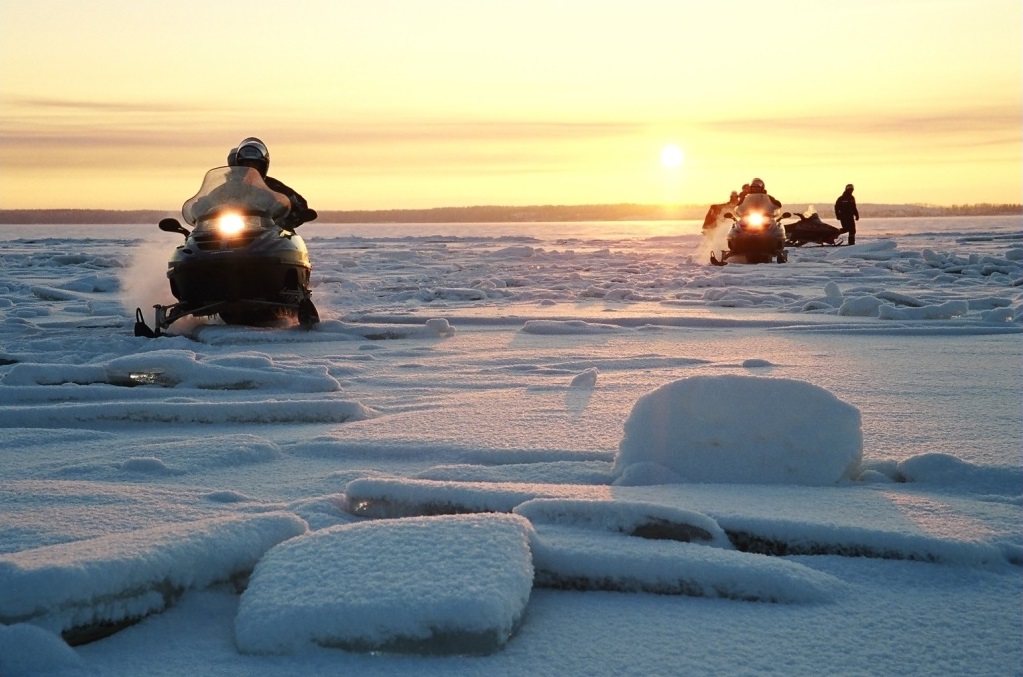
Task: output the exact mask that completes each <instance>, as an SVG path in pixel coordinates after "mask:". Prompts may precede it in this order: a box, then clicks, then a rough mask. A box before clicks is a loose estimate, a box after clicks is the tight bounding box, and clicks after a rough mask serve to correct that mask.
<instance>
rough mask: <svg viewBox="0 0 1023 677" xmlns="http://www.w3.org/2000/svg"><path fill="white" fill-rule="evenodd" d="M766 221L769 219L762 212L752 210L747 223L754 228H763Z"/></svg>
mask: <svg viewBox="0 0 1023 677" xmlns="http://www.w3.org/2000/svg"><path fill="white" fill-rule="evenodd" d="M766 221H767V219H765V218H764V215H763V214H761V213H760V212H752V213H751V214H750V215H749V216H747V217H746V225H748V226H749V227H750V228H752V229H753V230H760V229H761V228H763V227H764V224H765V223H766Z"/></svg>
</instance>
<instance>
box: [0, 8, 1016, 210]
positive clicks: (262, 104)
mask: <svg viewBox="0 0 1023 677" xmlns="http://www.w3.org/2000/svg"><path fill="white" fill-rule="evenodd" d="M1021 5H1023V3H1021V2H1020V0H770V1H768V0H761V1H759V2H747V1H745V0H717V1H715V2H710V1H704V0H333V1H328V0H288V2H281V1H280V0H247V1H245V2H228V1H222V2H218V1H217V0H201V1H200V0H173V2H144V1H140V0H89V1H88V2H86V1H82V0H0V207H3V208H42V207H82V208H115V209H122V208H125V209H126V208H155V209H164V208H166V209H176V208H178V207H179V206H180V204H181V203H182V202H183V201H184V200H185V199H187V198H188V197H190V196H191V195H192V194H193V193H195V191H196V190H197V189H198V187H199V184H200V182H201V179H202V176H203V173H204V172H205V171H206V169H208V168H210V167H213V166H216V165H219V164H224V161H225V158H226V155H227V151H228V150H229V149H230V148H231V147H232V146H234V145H235V144H236V143H237V142H238V141H239V140H241V139H242V138H244V137H246V136H250V135H256V136H259V137H261V138H262V139H263V140H264V141H265V142H266V143H267V144H268V145H269V147H270V151H271V158H272V163H271V172H270V173H271V174H272V175H274V176H276V177H278V178H280V179H282V180H283V181H285V182H286V183H289V184H290V185H292V186H293V187H294V188H296V189H297V190H299V191H300V192H301V193H303V194H304V195H305V196H306V198H308V200H309V202H310V204H311V205H312V206H313V207H316V208H319V209H379V208H388V207H396V208H408V207H439V206H458V205H483V204H519V205H532V204H592V203H611V202H638V203H660V202H669V203H697V204H703V203H707V202H718V201H722V200H724V199H726V198H727V196H728V193H729V191H731V190H733V189H737V188H738V187H739V186H740V185H741V184H742V183H744V182H748V181H749V180H750V179H751V178H752V177H754V176H759V177H761V178H763V179H764V180H765V181H766V183H767V187H768V189H769V191H770V192H771V193H772V194H774V195H775V196H777V197H779V198H780V199H781V200H782V201H792V202H796V201H819V202H822V203H830V202H833V201H834V199H835V197H837V195H838V194H839V193H840V192H841V190H842V188H843V187H844V185H845V184H846V183H848V182H854V183H855V184H856V186H857V191H856V194H857V197H858V198H859V200H860V201H861V202H923V203H930V204H962V203H974V202H997V203H1003V202H1020V201H1021V200H1023V47H1021V42H1023V40H1021V37H1023V10H1021ZM669 144H675V145H677V146H678V147H679V148H681V149H682V150H683V152H684V158H685V159H684V163H683V164H682V166H681V167H678V168H675V169H669V168H666V167H664V166H663V165H662V164H661V160H660V158H661V151H662V149H663V148H664V147H665V146H666V145H669Z"/></svg>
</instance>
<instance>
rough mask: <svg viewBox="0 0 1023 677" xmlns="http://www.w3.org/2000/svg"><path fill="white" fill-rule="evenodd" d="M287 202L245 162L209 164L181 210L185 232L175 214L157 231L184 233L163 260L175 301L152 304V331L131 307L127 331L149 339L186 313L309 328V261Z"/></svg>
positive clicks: (312, 313) (313, 317)
mask: <svg viewBox="0 0 1023 677" xmlns="http://www.w3.org/2000/svg"><path fill="white" fill-rule="evenodd" d="M290 211H291V203H290V202H289V200H288V198H287V197H285V196H284V195H281V194H280V193H277V192H274V191H272V190H270V188H269V187H268V186H267V185H266V183H265V182H264V181H263V177H262V176H260V174H259V172H258V171H256V170H255V169H252V168H251V167H241V166H239V167H217V168H214V169H211V170H210V171H209V172H207V173H206V178H205V179H204V180H203V183H202V187H201V188H200V189H199V192H198V193H196V195H195V196H194V197H192V198H191V199H190V200H188V201H187V202H185V204H184V205H182V207H181V215H182V217H184V219H185V221H186V222H187V223H188V224H189V225H191V226H194V228H193V229H192V230H191V231H189V230H188V229H187V228H185V227H184V226H182V225H181V224H180V223H178V221H177V219H173V218H167V219H163V220H162V221H160V225H159V227H160V230H163V231H166V232H170V233H179V234H181V235H183V236H184V237H185V242H184V244H181V245H178V247H177V249H175V250H174V252H173V254H171V257H170V260H169V261H168V262H167V278H168V279H169V280H170V289H171V293H172V294H173V295H174V298H176V299H177V300H178V302H177V303H174V304H172V305H169V306H163V305H155V306H154V308H155V309H156V323H155V330H154V329H150V328H149V327H148V326H147V325H146V323H145V321H144V320H143V317H142V309H141V308H137V309H136V310H135V335H136V336H147V337H155V336H159V335H160V333H161V331H162V330H164V329H166V328H167V327H169V326H170V325H171V324H173V323H174V322H175V321H177V320H179V319H181V318H182V317H186V316H188V315H192V316H196V317H199V316H201V317H212V316H214V315H220V318H221V319H222V320H223V321H224V322H225V323H227V324H239V325H252V326H260V325H268V324H272V323H275V322H278V321H280V320H288V319H290V320H296V319H297V320H298V323H299V324H300V325H301V326H303V327H305V328H307V329H308V328H311V327H312V326H313V325H314V324H316V323H317V322H319V320H320V318H319V314H318V313H317V311H316V307H315V306H314V305H313V302H312V300H311V299H310V297H311V296H312V292H311V291H310V289H309V275H310V273H311V271H312V266H311V265H310V263H309V252H308V250H307V249H306V245H305V242H304V241H303V240H302V238H301V237H299V236H298V235H296V234H295V228H296V227H297V225H290V224H289V220H288V214H289V212H290Z"/></svg>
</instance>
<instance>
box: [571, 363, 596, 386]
mask: <svg viewBox="0 0 1023 677" xmlns="http://www.w3.org/2000/svg"><path fill="white" fill-rule="evenodd" d="M597 373H598V371H597V368H596V367H590V368H589V369H587V370H586V371H584V372H582V373H579V374H576V375H575V377H574V378H573V379H572V384H571V385H572V387H573V388H593V387H595V386H596V385H597Z"/></svg>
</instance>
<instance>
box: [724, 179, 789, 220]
mask: <svg viewBox="0 0 1023 677" xmlns="http://www.w3.org/2000/svg"><path fill="white" fill-rule="evenodd" d="M754 209H756V210H760V211H763V212H764V213H767V214H773V213H775V212H776V211H778V210H779V209H781V202H780V201H779V200H777V199H776V198H775V197H774V196H772V195H768V193H767V187H766V186H764V182H763V181H761V180H760V179H753V180H752V181H750V182H749V195H746V196H745V197H744V198H742V202H740V203H739V206H738V207H737V208H736V210H735V211H736V214H737V215H738V216H742V215H743V214H745V213H746V212H749V211H751V210H754Z"/></svg>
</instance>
